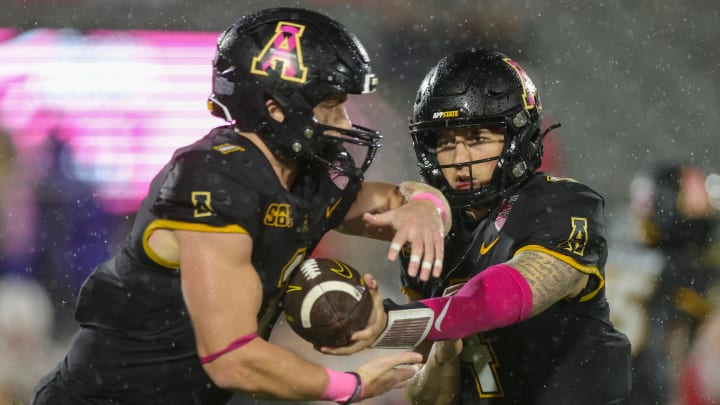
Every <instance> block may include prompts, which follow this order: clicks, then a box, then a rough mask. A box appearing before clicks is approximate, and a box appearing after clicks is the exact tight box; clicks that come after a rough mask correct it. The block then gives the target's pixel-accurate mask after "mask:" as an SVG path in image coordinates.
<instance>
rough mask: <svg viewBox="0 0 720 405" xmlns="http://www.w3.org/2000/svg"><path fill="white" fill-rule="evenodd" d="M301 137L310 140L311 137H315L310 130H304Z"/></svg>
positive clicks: (313, 132)
mask: <svg viewBox="0 0 720 405" xmlns="http://www.w3.org/2000/svg"><path fill="white" fill-rule="evenodd" d="M303 135H304V136H305V138H307V139H311V138H312V137H313V135H315V131H313V130H312V129H310V128H305V132H303Z"/></svg>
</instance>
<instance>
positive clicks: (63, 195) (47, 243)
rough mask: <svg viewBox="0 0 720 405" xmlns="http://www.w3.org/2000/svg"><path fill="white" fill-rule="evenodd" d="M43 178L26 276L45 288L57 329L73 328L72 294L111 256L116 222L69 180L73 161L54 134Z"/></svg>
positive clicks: (85, 188)
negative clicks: (53, 310) (32, 250)
mask: <svg viewBox="0 0 720 405" xmlns="http://www.w3.org/2000/svg"><path fill="white" fill-rule="evenodd" d="M46 155H47V156H48V158H47V159H45V161H44V163H45V164H46V167H45V174H44V176H43V177H42V178H40V179H39V180H38V182H37V183H36V185H35V203H36V205H37V225H36V227H37V229H36V232H35V234H36V240H35V243H34V246H35V249H34V252H33V255H32V258H31V265H30V272H31V274H32V275H33V276H34V277H35V278H36V279H37V280H38V281H40V283H41V284H42V285H44V286H45V288H47V290H48V292H49V294H50V297H51V299H52V302H53V303H54V305H55V310H56V321H57V322H58V327H59V328H64V327H66V326H65V325H73V330H72V331H69V330H68V331H65V330H60V331H59V332H60V333H61V334H65V333H68V334H69V332H74V322H73V321H72V312H73V310H74V308H75V301H76V295H77V291H78V290H79V289H80V285H81V284H82V281H83V280H84V279H85V277H86V276H87V275H88V274H89V273H90V271H92V269H93V267H94V265H95V264H96V263H98V262H102V261H103V260H106V259H107V258H108V257H110V255H111V253H114V250H113V249H116V247H115V246H114V244H113V242H114V241H115V238H114V235H115V233H116V232H117V231H116V228H118V225H117V224H116V223H117V222H118V221H119V220H120V219H119V218H116V217H115V216H114V215H112V214H111V213H109V212H107V211H105V210H103V209H102V206H101V203H100V200H99V198H98V197H97V194H96V193H95V190H94V189H93V188H92V186H90V185H89V184H87V183H85V182H83V181H81V180H79V179H78V178H77V177H76V176H75V174H74V171H73V169H74V167H73V165H74V157H73V155H72V154H71V152H70V148H68V147H67V146H66V145H65V143H64V142H63V141H62V140H61V139H60V137H59V135H58V134H57V133H52V134H50V136H49V137H48V140H47V154H46Z"/></svg>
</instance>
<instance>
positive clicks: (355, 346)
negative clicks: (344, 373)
mask: <svg viewBox="0 0 720 405" xmlns="http://www.w3.org/2000/svg"><path fill="white" fill-rule="evenodd" d="M363 277H364V278H365V285H367V288H368V290H369V291H370V296H371V297H372V300H373V310H372V312H371V313H370V318H369V319H368V324H367V326H366V327H365V329H362V330H359V331H357V332H355V333H353V335H352V337H351V340H352V342H353V343H351V344H349V345H347V346H343V347H321V348H319V350H320V351H321V352H322V353H325V354H334V355H348V354H353V353H357V352H359V351H361V350H363V349H365V348H367V347H369V346H370V345H372V344H373V343H374V342H375V340H376V339H377V337H378V336H380V333H382V331H383V330H385V326H386V325H387V313H385V307H384V306H383V298H382V294H380V291H379V289H378V283H377V281H375V279H374V278H373V276H372V274H365V275H363Z"/></svg>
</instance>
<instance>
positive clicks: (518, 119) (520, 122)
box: [512, 111, 528, 128]
mask: <svg viewBox="0 0 720 405" xmlns="http://www.w3.org/2000/svg"><path fill="white" fill-rule="evenodd" d="M527 122H528V119H527V115H525V111H520V112H519V113H517V114H516V115H515V117H514V118H513V119H512V123H513V126H514V127H515V128H520V127H524V126H525V124H527Z"/></svg>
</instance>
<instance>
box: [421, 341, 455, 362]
mask: <svg viewBox="0 0 720 405" xmlns="http://www.w3.org/2000/svg"><path fill="white" fill-rule="evenodd" d="M462 349H463V341H462V339H457V340H439V341H437V342H434V343H433V345H432V349H430V354H429V355H428V358H432V359H433V360H434V361H435V362H437V363H438V364H445V363H449V362H451V361H454V360H455V359H457V358H458V356H459V355H460V352H462Z"/></svg>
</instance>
